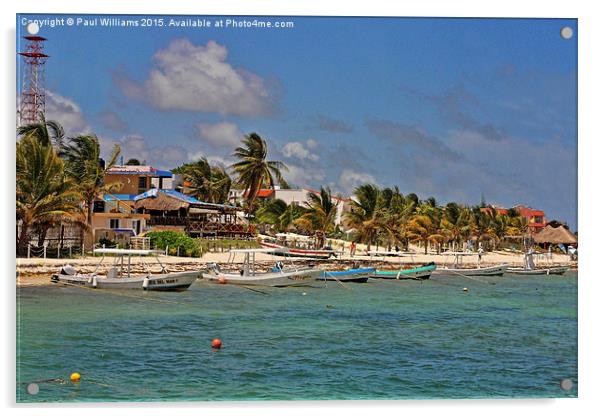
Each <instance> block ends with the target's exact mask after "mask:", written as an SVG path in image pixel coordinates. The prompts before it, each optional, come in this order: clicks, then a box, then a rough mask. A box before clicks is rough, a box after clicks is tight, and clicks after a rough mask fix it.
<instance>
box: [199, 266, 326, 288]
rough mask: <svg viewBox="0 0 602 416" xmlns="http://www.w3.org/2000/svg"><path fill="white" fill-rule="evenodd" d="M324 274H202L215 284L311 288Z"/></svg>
mask: <svg viewBox="0 0 602 416" xmlns="http://www.w3.org/2000/svg"><path fill="white" fill-rule="evenodd" d="M321 273H322V271H321V270H319V269H297V270H285V271H282V272H269V273H261V274H256V275H255V276H241V275H240V274H235V273H222V272H217V273H216V272H213V271H209V272H208V273H202V277H203V279H204V280H208V281H210V282H213V283H221V284H232V285H243V286H271V287H287V286H311V284H312V283H313V282H314V281H315V280H316V277H318V276H320V274H321Z"/></svg>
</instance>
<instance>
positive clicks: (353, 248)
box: [349, 241, 356, 257]
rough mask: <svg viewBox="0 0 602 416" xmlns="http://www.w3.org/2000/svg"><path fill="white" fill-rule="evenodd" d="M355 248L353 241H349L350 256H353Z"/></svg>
mask: <svg viewBox="0 0 602 416" xmlns="http://www.w3.org/2000/svg"><path fill="white" fill-rule="evenodd" d="M355 250H356V247H355V241H352V242H351V247H349V255H350V256H351V257H353V256H355Z"/></svg>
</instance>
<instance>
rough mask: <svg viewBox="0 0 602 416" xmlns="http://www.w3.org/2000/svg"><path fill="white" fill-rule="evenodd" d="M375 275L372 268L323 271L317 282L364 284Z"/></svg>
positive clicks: (374, 270)
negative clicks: (336, 281) (334, 281)
mask: <svg viewBox="0 0 602 416" xmlns="http://www.w3.org/2000/svg"><path fill="white" fill-rule="evenodd" d="M374 273H376V269H375V268H374V267H363V268H354V269H347V270H337V271H326V270H325V271H324V272H323V273H322V276H321V277H319V278H318V279H317V280H328V281H332V280H338V281H339V282H345V283H347V282H353V283H366V282H367V281H368V279H369V278H370V276H372V275H374Z"/></svg>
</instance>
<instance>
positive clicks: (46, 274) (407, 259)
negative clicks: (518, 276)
mask: <svg viewBox="0 0 602 416" xmlns="http://www.w3.org/2000/svg"><path fill="white" fill-rule="evenodd" d="M365 252H366V248H365V247H364V246H363V245H358V249H357V252H356V255H355V256H353V257H351V256H350V255H349V249H348V248H346V249H345V252H344V254H341V255H339V256H338V258H336V259H329V260H308V259H295V258H292V262H293V263H294V264H297V265H299V264H313V265H315V266H316V267H319V268H322V269H326V270H343V269H345V268H348V267H351V265H352V264H353V263H354V262H357V263H359V265H360V266H371V267H376V268H379V269H394V268H397V267H399V264H402V265H403V266H404V267H410V266H412V265H421V264H424V263H429V262H435V263H436V264H437V265H443V264H445V262H447V263H448V264H449V263H450V262H451V261H452V260H453V258H451V257H449V256H444V255H438V254H426V255H425V254H424V253H415V254H412V255H410V254H405V255H404V256H403V257H401V258H400V257H395V256H372V257H371V256H368V255H366V254H365ZM100 259H101V258H100V257H99V256H86V257H79V258H73V259H41V258H30V259H26V258H18V259H16V270H17V272H19V276H18V277H17V280H16V284H17V286H43V285H50V284H51V282H50V276H51V275H52V274H53V273H57V272H58V271H59V270H60V268H61V267H62V266H64V265H65V264H70V265H72V266H74V267H75V268H76V269H77V270H78V271H80V272H82V273H91V272H94V271H95V270H96V268H97V265H98V263H99V261H100ZM159 259H160V261H161V263H162V264H163V265H164V266H165V268H166V269H167V270H168V271H188V270H199V271H202V270H204V269H205V267H206V265H207V264H208V263H218V264H220V265H226V264H227V263H228V259H229V254H228V253H206V254H205V255H203V257H201V258H193V257H176V256H160V257H159ZM242 260H243V257H242V256H238V258H235V259H234V263H242ZM278 260H282V257H280V258H279V257H275V256H272V255H269V254H265V253H258V254H257V257H256V261H257V264H258V267H259V268H268V267H271V266H272V265H273V264H274V262H276V261H278ZM131 261H132V263H131V264H132V272H133V273H137V272H139V273H142V272H145V271H146V270H147V267H148V268H149V269H150V270H151V272H153V273H158V272H160V271H161V267H160V265H159V264H158V263H157V261H156V260H155V259H153V258H148V257H132V259H131ZM113 262H114V258H105V259H104V261H103V263H102V264H101V265H100V267H99V268H98V270H96V271H97V272H98V273H99V274H105V273H106V271H107V270H108V269H109V268H110V267H111V266H112V264H113ZM462 262H463V265H464V266H466V267H468V266H475V265H476V264H477V263H478V257H477V256H476V255H475V256H465V257H464V258H463V259H462ZM500 263H506V264H508V265H509V266H511V267H512V266H514V267H520V266H522V265H523V256H522V254H520V253H511V252H505V251H494V252H488V253H485V254H484V255H483V256H482V259H481V266H492V265H496V264H500ZM538 263H539V264H540V265H541V266H544V265H546V266H553V265H555V266H556V265H567V264H568V265H570V267H571V268H577V262H576V261H570V259H569V257H568V256H566V255H563V254H556V253H553V254H552V255H551V256H549V255H548V254H547V253H546V254H542V255H539V261H538Z"/></svg>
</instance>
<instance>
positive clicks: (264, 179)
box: [231, 133, 288, 211]
mask: <svg viewBox="0 0 602 416" xmlns="http://www.w3.org/2000/svg"><path fill="white" fill-rule="evenodd" d="M233 156H234V157H235V158H236V159H238V162H236V163H234V164H232V166H231V169H232V170H233V171H234V173H235V174H236V175H237V178H236V185H237V186H238V187H240V188H241V189H243V190H244V195H245V199H246V201H247V209H248V210H249V211H253V204H254V202H255V199H256V198H257V194H258V193H259V190H260V189H262V188H273V187H274V185H276V184H279V185H281V186H283V187H288V184H287V182H286V180H285V179H284V177H283V176H282V173H283V172H285V171H287V170H288V167H287V166H286V165H285V164H284V163H283V162H280V161H274V160H267V156H268V144H267V142H266V141H265V140H264V139H263V138H261V137H260V136H259V135H258V134H257V133H251V134H248V135H246V136H245V137H244V139H243V141H242V146H240V147H237V148H236V149H235V150H234V154H233Z"/></svg>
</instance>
